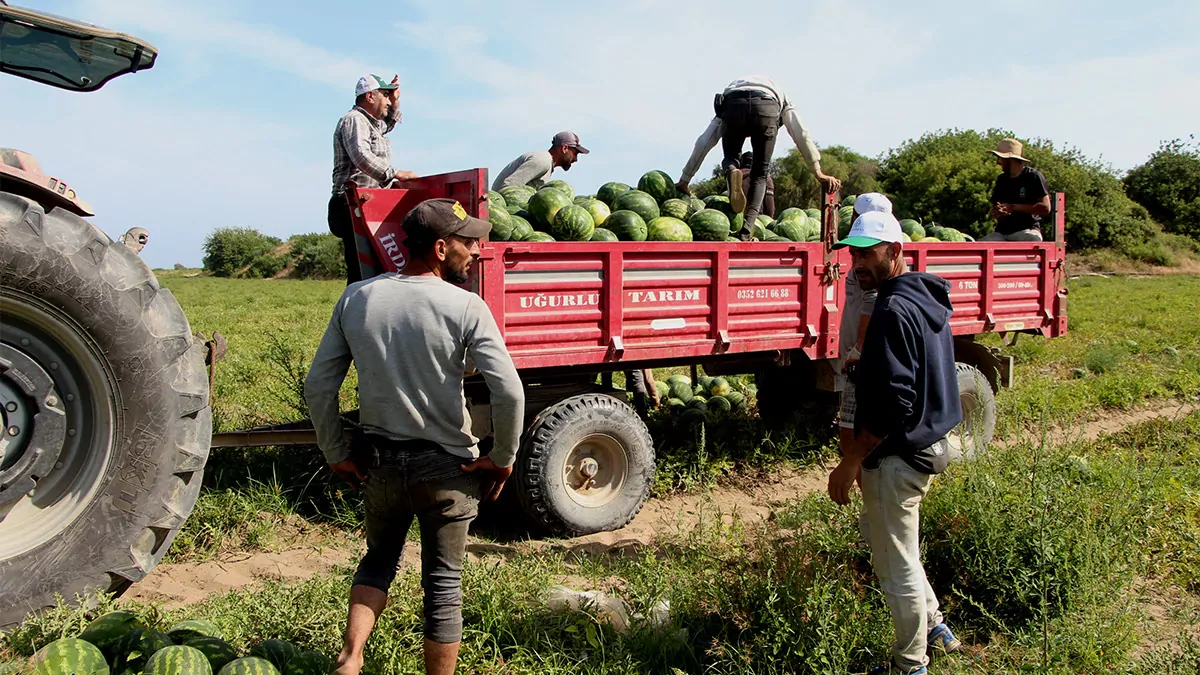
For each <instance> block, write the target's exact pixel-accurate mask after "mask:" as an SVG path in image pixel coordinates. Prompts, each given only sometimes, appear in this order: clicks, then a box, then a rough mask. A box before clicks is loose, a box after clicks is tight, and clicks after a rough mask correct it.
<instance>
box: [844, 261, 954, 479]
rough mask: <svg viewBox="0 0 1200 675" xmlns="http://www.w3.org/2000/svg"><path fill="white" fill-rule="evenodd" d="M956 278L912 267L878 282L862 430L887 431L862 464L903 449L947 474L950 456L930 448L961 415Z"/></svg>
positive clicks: (919, 465) (909, 458) (863, 380)
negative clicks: (953, 327) (953, 321)
mask: <svg viewBox="0 0 1200 675" xmlns="http://www.w3.org/2000/svg"><path fill="white" fill-rule="evenodd" d="M953 312H954V308H953V306H952V305H951V304H950V284H949V282H947V281H946V280H945V279H942V278H940V277H936V276H934V275H932V274H926V273H924V272H907V273H905V274H901V275H900V276H898V277H894V278H892V279H889V280H887V281H885V282H883V284H881V285H880V287H879V296H878V298H877V299H876V300H875V311H874V313H872V314H871V321H870V323H869V324H867V337H866V340H865V341H864V343H863V350H862V359H861V360H860V361H859V362H858V366H857V369H856V377H857V380H856V384H857V387H856V389H855V396H856V398H857V402H858V412H857V414H856V415H855V418H854V420H855V431H860V430H864V429H865V430H866V431H869V432H871V433H872V434H874V435H875V436H877V437H879V438H882V439H883V442H882V443H880V444H879V446H878V447H877V448H875V449H874V450H872V451H871V452H870V453H869V454H868V455H867V457H866V459H865V460H864V461H863V466H864V467H865V468H868V469H873V468H876V467H878V466H879V462H880V461H881V460H882V459H883V458H884V457H888V456H891V455H897V456H899V457H901V458H902V459H904V461H906V462H908V464H909V465H910V466H912V467H913V468H914V469H916V470H917V471H920V472H922V473H941V472H942V471H943V470H945V468H946V464H947V462H948V460H949V458H948V457H946V456H945V453H939V452H937V451H936V449H931V448H930V446H932V445H933V444H934V443H936V442H937V441H939V440H941V439H942V438H943V437H945V436H946V434H947V433H949V432H950V430H952V429H953V428H954V427H956V426H957V425H958V423H959V422H961V421H962V406H961V404H960V403H959V399H958V375H957V373H956V372H955V368H954V338H953V336H952V335H951V333H950V315H951V314H953Z"/></svg>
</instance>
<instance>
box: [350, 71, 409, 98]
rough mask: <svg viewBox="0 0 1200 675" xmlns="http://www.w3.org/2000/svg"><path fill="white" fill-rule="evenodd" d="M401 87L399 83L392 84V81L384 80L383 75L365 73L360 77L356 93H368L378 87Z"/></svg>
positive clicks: (355, 89)
mask: <svg viewBox="0 0 1200 675" xmlns="http://www.w3.org/2000/svg"><path fill="white" fill-rule="evenodd" d="M399 88H400V85H398V84H392V83H391V82H388V81H386V80H384V79H383V78H382V77H380V76H378V75H370V74H368V75H363V76H362V77H360V78H358V85H357V86H355V87H354V95H355V96H362V95H363V94H365V93H367V92H368V91H375V90H376V89H399Z"/></svg>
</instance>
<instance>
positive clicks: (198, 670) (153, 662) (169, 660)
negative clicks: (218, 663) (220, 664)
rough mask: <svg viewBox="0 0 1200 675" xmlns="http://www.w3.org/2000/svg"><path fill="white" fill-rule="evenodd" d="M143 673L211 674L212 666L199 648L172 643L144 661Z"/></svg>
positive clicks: (162, 674)
mask: <svg viewBox="0 0 1200 675" xmlns="http://www.w3.org/2000/svg"><path fill="white" fill-rule="evenodd" d="M142 672H144V673H145V675H212V672H213V671H212V666H211V665H210V664H209V662H208V657H206V656H205V655H204V654H203V653H202V652H201V651H200V650H199V649H196V648H195V647H188V646H187V645H172V646H170V647H165V648H163V649H160V650H158V651H156V652H154V655H153V656H151V657H150V659H149V660H148V661H146V668H145V670H143V671H142Z"/></svg>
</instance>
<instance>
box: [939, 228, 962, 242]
mask: <svg viewBox="0 0 1200 675" xmlns="http://www.w3.org/2000/svg"><path fill="white" fill-rule="evenodd" d="M938 239H941V240H942V241H950V242H955V243H960V244H961V243H963V242H965V241H966V240H967V239H966V237H964V236H963V233H962V232H959V231H958V230H956V229H954V228H953V227H944V228H942V231H941V232H940V233H938Z"/></svg>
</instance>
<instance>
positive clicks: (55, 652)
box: [33, 638, 109, 675]
mask: <svg viewBox="0 0 1200 675" xmlns="http://www.w3.org/2000/svg"><path fill="white" fill-rule="evenodd" d="M33 672H34V673H35V675H61V674H62V673H74V674H75V675H108V673H109V669H108V663H107V662H106V661H105V660H104V653H103V652H101V651H100V648H99V647H97V646H96V645H94V644H92V643H90V642H88V641H87V640H83V639H80V638H63V639H61V640H55V641H54V642H51V643H50V644H48V645H46V646H45V647H42V648H41V649H40V650H38V653H37V654H34V656H33Z"/></svg>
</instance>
